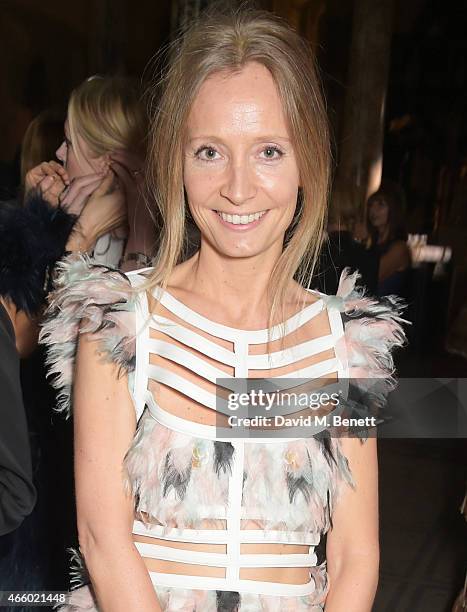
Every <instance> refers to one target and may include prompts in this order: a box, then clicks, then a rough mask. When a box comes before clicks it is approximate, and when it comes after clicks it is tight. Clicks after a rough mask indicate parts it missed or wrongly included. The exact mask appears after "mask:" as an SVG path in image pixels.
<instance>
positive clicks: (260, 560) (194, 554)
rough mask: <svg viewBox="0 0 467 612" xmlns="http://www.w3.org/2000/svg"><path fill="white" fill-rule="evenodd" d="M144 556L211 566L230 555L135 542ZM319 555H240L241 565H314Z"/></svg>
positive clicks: (225, 562) (226, 561)
mask: <svg viewBox="0 0 467 612" xmlns="http://www.w3.org/2000/svg"><path fill="white" fill-rule="evenodd" d="M134 545H135V546H136V548H137V550H138V551H139V553H140V555H141V556H142V557H147V558H148V559H159V560H161V561H176V562H178V563H187V564H190V565H207V566H209V567H225V568H227V567H228V566H229V563H230V561H229V555H228V554H226V553H214V552H205V551H203V552H200V551H195V550H186V549H183V548H174V547H172V546H161V545H159V544H149V543H146V542H134ZM316 561H317V557H316V555H315V554H314V553H313V549H312V548H311V549H310V552H308V553H305V554H301V553H290V554H287V553H283V554H269V553H264V554H256V555H251V554H241V553H240V555H239V567H240V568H242V567H313V566H315V565H316Z"/></svg>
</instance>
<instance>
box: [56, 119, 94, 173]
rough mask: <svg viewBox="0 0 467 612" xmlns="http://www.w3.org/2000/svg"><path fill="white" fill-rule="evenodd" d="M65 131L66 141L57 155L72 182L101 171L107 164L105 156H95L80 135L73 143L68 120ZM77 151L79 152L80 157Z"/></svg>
mask: <svg viewBox="0 0 467 612" xmlns="http://www.w3.org/2000/svg"><path fill="white" fill-rule="evenodd" d="M64 131H65V140H64V141H63V142H62V144H61V145H60V146H59V148H58V149H57V151H56V152H55V155H56V156H57V159H59V160H60V161H61V162H62V164H63V166H64V168H65V170H66V171H67V173H68V176H69V178H70V180H73V179H74V178H77V177H79V176H84V175H86V174H94V173H96V172H99V171H101V170H102V169H103V165H104V163H105V160H104V156H101V157H96V156H93V153H92V151H91V149H90V148H89V146H88V144H87V143H86V141H85V140H84V139H83V138H81V136H79V134H78V135H77V137H76V141H77V142H75V143H73V142H72V140H71V135H70V128H69V125H68V120H66V121H65V128H64ZM77 150H78V151H79V153H78V155H77Z"/></svg>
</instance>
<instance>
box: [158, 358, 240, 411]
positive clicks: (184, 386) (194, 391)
mask: <svg viewBox="0 0 467 612" xmlns="http://www.w3.org/2000/svg"><path fill="white" fill-rule="evenodd" d="M147 368H148V375H149V377H150V378H152V380H155V381H157V382H159V383H162V384H164V385H167V386H168V387H171V388H172V389H175V390H176V391H179V392H180V393H183V395H186V396H187V397H189V398H191V399H192V400H194V401H195V402H198V403H199V404H203V406H206V407H207V408H212V409H213V410H216V411H217V412H222V413H223V414H226V415H228V416H231V415H232V410H230V409H229V406H228V402H227V401H226V400H224V399H223V398H221V397H216V395H215V394H214V393H211V392H210V391H206V390H205V389H202V388H201V387H199V386H198V385H196V384H195V383H192V382H190V381H189V380H187V379H186V378H183V377H182V376H179V375H178V374H175V373H174V372H171V371H170V370H167V369H166V368H163V367H161V366H156V365H154V364H152V363H150V364H149V365H148V366H147ZM227 384H228V383H227Z"/></svg>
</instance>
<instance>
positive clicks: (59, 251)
mask: <svg viewBox="0 0 467 612" xmlns="http://www.w3.org/2000/svg"><path fill="white" fill-rule="evenodd" d="M33 171H35V172H41V173H42V174H43V177H42V179H41V180H40V181H39V182H38V186H37V188H36V189H33V190H31V191H30V192H29V193H28V195H27V198H26V201H25V204H24V206H20V205H19V204H18V203H16V202H8V203H7V202H4V203H2V204H1V205H0V423H1V428H0V590H5V589H7V590H10V589H11V590H43V589H45V588H50V587H55V588H54V590H57V587H60V588H63V587H64V585H63V587H62V585H61V584H60V583H59V582H58V581H57V580H58V579H54V572H53V570H52V569H51V570H50V571H49V565H50V567H51V568H52V567H55V565H56V564H55V565H53V566H52V564H51V563H49V557H50V559H52V558H54V555H55V556H57V555H56V553H55V551H54V548H57V546H58V547H60V550H61V542H59V543H58V545H57V544H55V547H54V541H53V538H54V537H55V535H56V533H57V531H59V530H60V529H61V528H62V527H61V525H58V524H57V523H55V524H50V521H49V522H47V519H48V516H49V514H50V512H49V510H50V507H51V506H52V505H56V499H55V497H54V496H49V487H48V481H49V480H50V479H51V474H52V475H55V474H57V477H55V476H54V478H55V480H56V481H57V482H58V485H59V486H57V487H56V488H55V492H57V491H60V495H61V506H62V507H63V504H64V503H65V502H64V498H65V497H66V496H65V493H64V491H63V488H64V487H63V486H62V485H66V483H63V482H60V468H61V464H62V463H64V460H65V458H64V457H63V456H62V455H60V449H55V448H54V446H53V443H51V440H52V442H53V439H52V437H51V435H50V430H51V426H50V417H49V416H47V415H48V412H43V410H42V408H43V404H44V401H45V402H46V399H47V398H45V399H44V398H42V393H43V392H44V388H45V387H46V385H45V382H44V380H43V379H41V372H40V371H38V372H36V374H35V376H29V377H27V379H26V383H25V381H24V379H23V376H22V374H23V373H24V372H21V377H20V358H22V357H25V356H27V355H28V354H29V353H31V352H32V351H33V350H34V348H35V346H36V344H37V337H38V324H39V321H40V317H41V313H42V310H43V308H44V306H45V303H46V296H47V294H48V291H49V290H50V288H51V287H50V285H51V277H52V274H51V272H52V270H53V269H54V267H55V264H56V262H57V261H58V260H59V259H61V258H62V257H63V255H64V254H65V252H66V251H77V252H83V253H89V252H91V251H92V249H93V248H94V245H95V243H96V241H97V239H98V238H99V237H100V236H101V235H103V234H105V233H106V232H108V231H109V230H111V229H112V228H113V227H117V226H118V225H119V224H120V223H121V220H122V218H123V217H124V215H125V214H126V206H125V200H124V197H123V192H122V191H118V192H112V193H109V188H110V185H111V183H112V182H113V180H114V178H113V173H112V172H111V170H109V171H108V172H107V173H103V174H102V176H101V178H100V184H99V185H98V187H97V189H94V190H93V191H92V193H91V194H89V193H87V192H86V186H85V185H84V186H81V187H82V188H80V184H78V183H77V184H76V187H75V189H74V192H75V195H76V197H75V199H74V200H73V202H72V203H73V204H75V207H74V210H76V211H77V213H78V215H79V216H76V215H74V214H70V213H69V212H67V211H68V208H67V206H66V205H65V204H61V205H58V199H59V195H60V193H61V192H62V191H63V186H64V184H67V183H69V180H68V177H67V174H66V171H65V170H64V169H63V168H62V166H60V165H59V164H56V163H55V162H53V163H47V164H41V166H40V168H36V169H34V170H33ZM76 201H77V202H78V204H79V205H78V204H76ZM36 361H37V360H36ZM30 370H31V368H29V371H30ZM20 378H21V380H20ZM21 383H23V388H22V385H21ZM25 407H26V409H25ZM31 451H32V459H31ZM52 459H54V460H55V463H53V462H52V461H51V460H52ZM57 460H59V461H60V462H61V464H60V465H57ZM59 487H62V488H61V489H60V488H59ZM36 490H37V504H36V506H35V503H36ZM57 495H58V494H57ZM49 498H50V499H49ZM29 514H31V516H29V517H28V515H29ZM25 519H26V520H25ZM45 557H47V559H46V558H45ZM54 563H55V561H54ZM52 580H55V581H54V582H52ZM25 609H27V608H25ZM15 610H18V608H15Z"/></svg>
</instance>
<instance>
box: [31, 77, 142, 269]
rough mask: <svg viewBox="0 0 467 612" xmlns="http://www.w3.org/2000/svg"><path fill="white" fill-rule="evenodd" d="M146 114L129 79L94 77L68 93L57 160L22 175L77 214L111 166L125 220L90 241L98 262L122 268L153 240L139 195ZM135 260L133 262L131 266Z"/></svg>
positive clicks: (138, 257) (138, 262) (129, 265)
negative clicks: (121, 192) (61, 140)
mask: <svg viewBox="0 0 467 612" xmlns="http://www.w3.org/2000/svg"><path fill="white" fill-rule="evenodd" d="M146 126H147V124H146V116H145V112H144V107H143V105H142V103H141V101H140V97H139V93H138V91H137V89H136V88H135V87H134V85H133V83H132V82H131V81H129V80H128V79H124V78H122V77H100V76H95V77H91V78H89V79H87V80H86V81H84V82H83V83H82V84H81V85H80V86H79V87H77V88H76V89H75V90H74V91H73V92H72V94H71V96H70V100H69V104H68V113H67V118H66V121H65V126H64V132H65V138H64V140H63V142H62V144H61V145H60V147H59V148H58V149H57V152H56V155H57V158H58V159H59V160H60V162H61V163H62V164H63V169H62V168H61V167H60V165H59V164H57V163H56V162H44V163H42V164H40V165H39V166H37V167H36V168H34V169H33V170H31V171H30V172H29V173H28V174H27V176H26V181H25V182H26V190H29V189H31V188H33V187H37V186H39V187H40V188H41V190H42V192H43V193H45V192H48V193H49V195H50V197H51V198H58V199H59V201H60V202H61V203H62V204H63V205H65V206H66V207H67V210H68V211H69V212H72V213H74V214H79V213H80V212H81V210H82V207H83V205H84V204H85V202H86V201H87V199H88V198H89V197H90V195H91V194H92V193H93V192H94V191H95V189H97V188H98V187H99V185H100V184H101V183H102V179H103V176H105V174H106V172H107V171H108V170H109V169H110V171H111V172H112V173H113V174H114V176H115V180H114V181H113V183H112V185H111V187H110V192H109V193H112V192H116V191H122V190H123V191H124V194H125V199H126V206H127V219H126V221H124V223H123V224H122V225H121V226H120V227H117V228H115V229H114V230H113V231H112V232H109V233H108V234H107V235H104V236H102V237H101V238H100V239H99V240H98V241H97V243H96V244H95V246H94V248H93V251H92V255H93V258H94V259H95V260H96V261H97V262H99V263H104V264H106V265H111V266H115V267H116V266H119V265H122V266H123V267H124V268H125V269H131V268H134V267H138V266H139V265H145V264H146V263H147V259H148V256H149V255H150V253H151V250H152V247H153V242H154V230H153V224H152V223H151V220H150V215H149V211H148V209H147V208H146V206H145V203H144V201H143V197H142V193H141V189H140V186H141V179H142V175H143V172H142V167H143V164H144V159H145V146H146V145H145V142H146V140H145V137H146ZM135 262H136V264H135Z"/></svg>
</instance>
